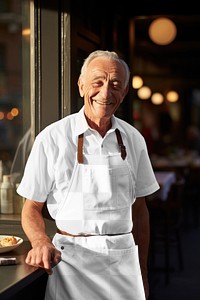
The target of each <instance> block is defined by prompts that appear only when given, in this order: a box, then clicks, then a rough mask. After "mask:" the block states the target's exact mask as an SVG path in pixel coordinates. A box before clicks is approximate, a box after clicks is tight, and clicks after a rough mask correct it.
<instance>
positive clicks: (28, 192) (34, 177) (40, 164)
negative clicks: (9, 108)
mask: <svg viewBox="0 0 200 300" xmlns="http://www.w3.org/2000/svg"><path fill="white" fill-rule="evenodd" d="M48 148H49V147H48V145H47V143H46V144H45V141H44V140H43V139H42V138H41V136H40V135H38V136H37V137H36V139H35V141H34V144H33V147H32V150H31V152H30V155H29V157H28V160H27V163H26V166H25V170H24V174H23V177H22V180H21V182H20V184H19V186H18V188H17V193H18V194H19V195H21V196H22V197H24V198H27V199H30V200H35V201H39V202H44V201H46V199H47V197H48V194H49V193H50V192H51V187H52V184H53V176H52V175H53V172H52V165H53V161H52V160H53V159H51V153H50V152H49V151H48Z"/></svg>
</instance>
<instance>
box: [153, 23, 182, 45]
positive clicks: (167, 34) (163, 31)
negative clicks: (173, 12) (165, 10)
mask: <svg viewBox="0 0 200 300" xmlns="http://www.w3.org/2000/svg"><path fill="white" fill-rule="evenodd" d="M176 34H177V29H176V25H175V24H174V22H173V21H172V20H170V19H168V18H158V19H155V20H154V21H153V22H152V23H151V24H150V26H149V36H150V38H151V40H152V41H153V42H154V43H156V44H158V45H168V44H170V43H171V42H172V41H173V40H174V39H175V37H176Z"/></svg>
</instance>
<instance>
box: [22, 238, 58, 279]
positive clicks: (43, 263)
mask: <svg viewBox="0 0 200 300" xmlns="http://www.w3.org/2000/svg"><path fill="white" fill-rule="evenodd" d="M32 247H33V248H32V249H31V250H30V251H29V252H28V254H27V257H26V263H27V264H28V265H31V266H34V267H40V268H43V269H45V270H46V272H47V273H48V274H49V275H51V274H52V266H54V265H55V264H58V263H59V262H60V260H61V252H60V251H59V250H57V249H56V248H55V247H54V245H53V244H52V243H51V242H50V241H44V240H39V239H38V240H35V241H34V242H32Z"/></svg>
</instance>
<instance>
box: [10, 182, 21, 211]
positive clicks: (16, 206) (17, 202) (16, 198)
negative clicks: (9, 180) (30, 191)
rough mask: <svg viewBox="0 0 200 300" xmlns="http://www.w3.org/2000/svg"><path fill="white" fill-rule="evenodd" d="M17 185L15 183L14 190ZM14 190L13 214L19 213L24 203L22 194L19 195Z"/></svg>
mask: <svg viewBox="0 0 200 300" xmlns="http://www.w3.org/2000/svg"><path fill="white" fill-rule="evenodd" d="M18 186H19V183H16V190H17V188H18ZM16 190H15V193H14V198H13V201H14V203H13V204H14V213H15V214H21V211H22V207H23V205H24V198H23V197H22V196H20V195H19V194H18V193H17V192H16Z"/></svg>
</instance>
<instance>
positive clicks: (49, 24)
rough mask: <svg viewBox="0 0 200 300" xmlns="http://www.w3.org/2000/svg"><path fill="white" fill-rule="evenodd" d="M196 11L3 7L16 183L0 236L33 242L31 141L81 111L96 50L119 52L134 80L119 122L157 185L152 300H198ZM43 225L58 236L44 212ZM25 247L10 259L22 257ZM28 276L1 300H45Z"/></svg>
mask: <svg viewBox="0 0 200 300" xmlns="http://www.w3.org/2000/svg"><path fill="white" fill-rule="evenodd" d="M197 6H198V5H197V2H196V1H194V0H191V1H190V3H181V4H180V5H177V4H176V3H175V2H174V1H172V0H168V1H166V0H156V1H146V0H143V1H141V2H140V3H136V2H134V1H130V0H129V1H126V0H124V1H123V3H122V2H117V3H116V2H115V1H113V0H111V1H104V0H102V1H101V2H100V3H98V4H97V3H96V2H95V1H92V0H88V1H79V0H74V1H70V0H69V1H68V0H59V1H47V0H44V1H34V0H20V1H18V0H9V1H3V0H1V1H0V182H1V181H3V177H4V176H7V177H9V178H10V180H11V183H12V185H13V194H12V195H13V199H14V202H13V209H12V210H11V211H9V210H8V207H6V208H5V206H3V205H2V199H1V197H0V199H1V201H0V204H1V205H0V208H1V209H0V235H5V234H7V235H8V234H12V235H13V234H14V235H16V236H20V237H22V238H23V240H24V244H25V243H26V242H27V238H26V236H25V235H24V233H23V230H22V228H21V224H20V213H21V208H22V206H23V203H24V199H22V198H20V197H18V196H17V194H16V187H17V185H18V183H19V182H20V179H21V176H22V174H23V170H24V165H25V163H26V160H27V157H28V154H29V152H30V149H31V146H32V143H33V140H34V138H35V136H36V135H37V133H39V132H40V131H41V130H42V129H43V128H44V127H45V126H47V125H48V124H50V123H51V122H53V121H55V120H58V119H60V118H62V117H64V116H66V115H68V114H70V113H73V112H75V111H77V110H78V109H79V108H80V107H81V106H82V100H81V99H80V98H79V96H78V91H77V86H76V85H77V83H76V82H77V76H78V74H79V70H80V66H81V64H82V61H83V59H84V57H85V56H86V55H87V54H88V53H89V52H90V51H93V50H95V49H98V48H102V49H109V50H115V51H116V52H118V53H119V54H120V55H121V56H122V57H123V58H124V59H125V60H126V61H127V63H128V64H129V66H130V71H131V78H130V90H129V93H128V95H127V96H126V98H125V100H124V102H123V103H122V105H121V107H120V108H119V110H118V111H117V113H116V115H117V116H119V117H121V118H122V119H124V120H125V121H127V122H129V123H130V124H132V125H134V126H135V127H136V128H137V129H138V130H139V131H140V132H141V133H142V134H143V136H144V137H145V140H146V143H147V148H148V152H149V155H150V158H151V162H152V166H153V169H154V171H155V175H156V178H157V180H158V183H159V185H160V190H159V191H158V192H156V193H155V194H153V195H151V196H149V197H147V198H146V202H147V207H148V209H149V215H150V228H151V239H150V249H149V262H148V263H149V283H150V297H149V300H161V299H162V300H179V299H181V300H188V299H191V300H199V299H200V287H199V278H200V260H199V258H198V257H199V252H200V238H199V236H200V235H199V234H200V184H199V183H200V72H199V70H200V35H199V29H200V13H199V10H198V7H197ZM49 49H50V50H51V51H49ZM49 62H51V64H50V63H49ZM69 99H70V100H69ZM49 103H51V106H49ZM6 180H8V178H7V179H6ZM1 190H2V189H1ZM0 195H1V193H0ZM16 199H17V200H16ZM9 209H10V208H9ZM45 218H46V224H47V227H48V230H49V235H53V233H54V231H55V228H54V223H53V222H52V220H51V219H49V217H48V215H46V212H45ZM20 247H21V246H20ZM20 247H19V250H17V249H18V248H17V249H16V250H13V251H12V252H8V256H10V255H19V256H20V255H21V252H20ZM15 251H19V253H18V252H15ZM2 255H3V256H5V255H6V254H1V253H0V257H2ZM20 257H21V256H20ZM23 257H24V256H23ZM2 270H3V267H1V266H0V272H1V271H2ZM6 270H7V269H6ZM10 270H11V269H9V272H10ZM16 270H17V269H16ZM29 271H30V273H31V274H32V272H33V271H32V270H28V271H27V270H26V272H29ZM20 272H21V271H20ZM20 272H19V273H20ZM23 272H24V271H23ZM20 276H21V275H20ZM31 276H32V278H31V279H27V278H26V277H24V278H23V280H22V279H21V281H20V284H19V283H18V282H17V283H15V288H16V289H15V292H14V289H12V288H7V287H6V288H4V286H3V285H5V284H8V283H7V281H6V280H3V281H2V282H1V283H0V293H1V294H0V298H1V297H2V300H4V299H5V300H6V299H10V300H12V299H15V300H17V299H25V298H23V297H27V295H28V298H26V299H28V300H32V299H35V297H36V296H37V299H38V300H40V299H43V298H42V297H43V294H42V292H43V291H44V286H45V282H46V275H45V274H43V273H35V270H34V276H33V274H32V275H31ZM27 277H28V276H27ZM12 284H13V283H11V285H12ZM36 287H37V288H38V287H39V289H40V292H41V294H40V295H38V293H37V291H36V289H35V288H36ZM30 290H31V291H32V292H31V295H30ZM122 300H126V299H122Z"/></svg>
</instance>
